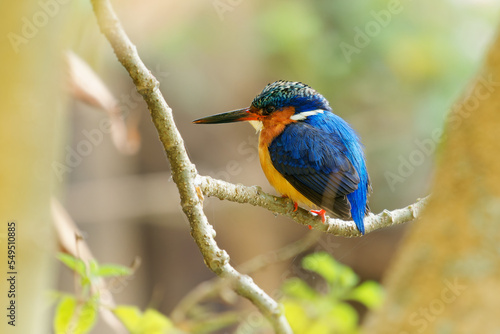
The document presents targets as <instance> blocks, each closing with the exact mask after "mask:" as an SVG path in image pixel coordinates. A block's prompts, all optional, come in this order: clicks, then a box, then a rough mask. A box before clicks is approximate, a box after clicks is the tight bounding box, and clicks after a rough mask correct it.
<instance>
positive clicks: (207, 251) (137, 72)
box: [92, 0, 292, 333]
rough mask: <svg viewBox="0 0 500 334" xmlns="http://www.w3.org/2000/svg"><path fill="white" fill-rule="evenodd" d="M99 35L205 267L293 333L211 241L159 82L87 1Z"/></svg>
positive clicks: (106, 12) (118, 29)
mask: <svg viewBox="0 0 500 334" xmlns="http://www.w3.org/2000/svg"><path fill="white" fill-rule="evenodd" d="M92 6H93V8H94V12H95V15H96V17H97V21H98V24H99V28H100V29H101V32H102V33H103V34H104V35H105V36H106V38H107V39H108V41H109V43H110V44H111V46H112V47H113V50H114V52H115V54H116V57H117V58H118V60H119V61H120V63H121V64H122V65H123V66H124V67H125V69H126V70H127V71H128V73H129V75H130V77H131V78H132V80H133V81H134V84H135V86H136V87H137V91H138V92H139V93H140V94H141V95H142V96H143V98H144V100H145V101H146V103H147V105H148V108H149V111H150V112H151V117H152V119H153V123H154V124H155V126H156V129H157V131H158V135H159V137H160V141H161V142H162V144H163V146H164V149H165V152H166V153H167V157H168V160H169V162H170V166H171V171H172V178H173V180H174V182H175V184H176V185H177V188H178V189H179V194H180V198H181V206H182V210H183V211H184V213H185V214H186V216H187V217H188V220H189V222H190V226H191V235H192V236H193V238H194V239H195V241H196V243H197V245H198V247H199V249H200V251H201V253H202V254H203V257H204V259H205V263H206V265H207V266H208V267H209V268H210V269H211V270H212V271H213V272H214V273H216V274H217V275H219V276H220V277H222V278H227V279H229V280H230V281H231V282H233V284H234V290H235V291H236V292H237V293H238V294H240V295H241V296H243V297H245V298H247V299H249V300H250V301H251V302H252V303H253V304H254V305H255V306H257V308H258V309H259V310H260V312H262V314H264V315H265V316H266V318H267V319H268V320H269V321H270V322H271V323H272V325H273V327H274V329H275V331H276V333H292V330H291V328H290V325H289V324H288V322H287V320H286V318H285V315H284V314H283V311H282V310H281V309H280V307H279V305H278V303H276V302H275V301H274V300H273V299H272V298H271V297H269V296H268V295H267V294H266V293H265V292H264V291H263V290H262V289H261V288H260V287H259V286H257V285H256V284H255V283H254V282H253V281H252V279H251V278H250V277H249V276H246V275H241V274H240V273H239V272H238V271H236V270H235V269H234V268H233V267H232V266H231V265H230V264H229V255H228V254H227V253H226V252H225V251H224V250H222V249H220V248H219V246H218V245H217V243H216V242H215V239H214V237H215V230H214V229H213V227H212V226H211V225H210V224H209V223H208V220H207V218H206V216H205V214H204V212H203V203H202V200H201V199H200V198H199V197H198V194H197V191H196V187H195V177H196V176H197V171H196V168H195V166H194V165H193V164H192V163H191V161H190V160H189V157H188V155H187V153H186V149H185V147H184V142H183V140H182V137H181V135H180V133H179V131H178V130H177V127H176V126H175V123H174V119H173V116H172V110H171V109H170V107H169V106H168V105H167V103H166V101H165V99H164V98H163V96H162V94H161V92H160V90H159V88H158V87H159V82H158V81H157V80H156V78H155V77H154V76H153V75H152V74H151V72H150V71H149V70H148V69H147V67H146V66H145V65H144V63H143V62H142V60H141V59H140V57H139V54H138V53H137V50H136V47H135V46H134V45H133V44H132V42H131V41H130V39H129V38H128V36H127V35H126V33H125V31H124V30H123V28H122V26H121V24H120V22H119V20H118V18H117V16H116V14H115V12H114V10H113V8H112V6H111V3H110V2H109V0H92Z"/></svg>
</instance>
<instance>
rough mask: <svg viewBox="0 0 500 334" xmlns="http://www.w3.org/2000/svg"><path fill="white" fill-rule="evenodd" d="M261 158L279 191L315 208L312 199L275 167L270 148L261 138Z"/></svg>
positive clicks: (266, 173) (266, 171)
mask: <svg viewBox="0 0 500 334" xmlns="http://www.w3.org/2000/svg"><path fill="white" fill-rule="evenodd" d="M259 158H260V165H261V166H262V170H263V171H264V174H265V175H266V177H267V180H268V181H269V183H270V184H271V185H272V186H273V187H274V189H276V191H277V192H278V193H280V194H281V195H283V196H286V197H288V198H290V199H291V200H292V201H294V202H297V203H302V204H305V205H307V206H309V207H311V208H315V207H316V205H314V204H313V203H312V202H311V201H310V200H308V199H307V198H306V197H305V196H304V195H302V194H301V193H299V192H298V191H297V190H296V189H295V188H294V187H293V186H292V185H291V184H290V182H288V181H287V180H286V179H285V178H284V177H283V176H282V175H281V174H280V173H279V172H278V171H277V170H276V168H274V166H273V163H272V161H271V156H270V155H269V150H268V149H267V145H261V142H260V140H259Z"/></svg>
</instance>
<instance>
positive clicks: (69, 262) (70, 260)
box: [57, 253, 87, 277]
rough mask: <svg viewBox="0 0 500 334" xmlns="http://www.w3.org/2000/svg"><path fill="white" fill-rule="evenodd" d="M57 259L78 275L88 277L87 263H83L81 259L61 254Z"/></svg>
mask: <svg viewBox="0 0 500 334" xmlns="http://www.w3.org/2000/svg"><path fill="white" fill-rule="evenodd" d="M57 258H58V259H59V260H60V261H61V262H62V263H64V264H65V265H66V266H67V267H68V268H70V269H72V270H74V271H75V272H76V273H78V274H79V275H80V276H82V277H86V276H87V271H86V266H85V262H83V261H82V260H81V259H77V258H75V257H74V256H72V255H69V254H66V253H59V254H57Z"/></svg>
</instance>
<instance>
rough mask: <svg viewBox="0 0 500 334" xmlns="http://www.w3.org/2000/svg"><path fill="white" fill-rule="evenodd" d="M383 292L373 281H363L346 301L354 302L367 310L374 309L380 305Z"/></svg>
mask: <svg viewBox="0 0 500 334" xmlns="http://www.w3.org/2000/svg"><path fill="white" fill-rule="evenodd" d="M383 297H384V290H383V289H382V287H381V286H380V284H378V283H377V282H375V281H365V282H363V283H362V284H360V285H359V286H357V287H356V288H355V289H354V290H353V291H352V292H351V293H350V294H349V296H348V298H347V299H351V300H356V301H358V302H360V303H362V304H364V305H366V307H368V308H376V307H378V306H380V305H381V304H382V301H383Z"/></svg>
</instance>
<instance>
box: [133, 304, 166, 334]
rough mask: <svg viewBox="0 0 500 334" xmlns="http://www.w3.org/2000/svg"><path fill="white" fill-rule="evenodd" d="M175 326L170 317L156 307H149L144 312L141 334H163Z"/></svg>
mask: <svg viewBox="0 0 500 334" xmlns="http://www.w3.org/2000/svg"><path fill="white" fill-rule="evenodd" d="M173 327H174V326H173V324H172V321H170V319H169V318H167V317H166V316H164V315H163V314H161V313H160V312H158V311H157V310H155V309H152V308H149V309H147V310H146V311H145V312H144V315H143V319H142V321H141V331H140V332H139V333H140V334H163V333H164V332H165V331H166V330H168V329H172V328H173Z"/></svg>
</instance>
